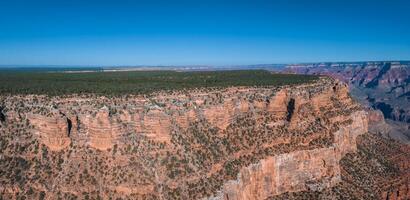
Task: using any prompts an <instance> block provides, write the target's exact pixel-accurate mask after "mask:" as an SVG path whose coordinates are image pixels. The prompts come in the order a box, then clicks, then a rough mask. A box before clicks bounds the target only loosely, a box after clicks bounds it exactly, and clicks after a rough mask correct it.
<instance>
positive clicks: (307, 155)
mask: <svg viewBox="0 0 410 200" xmlns="http://www.w3.org/2000/svg"><path fill="white" fill-rule="evenodd" d="M350 118H351V119H352V120H353V123H352V124H350V125H348V126H345V127H342V128H341V129H340V130H338V131H337V132H335V133H334V143H333V145H332V146H330V147H327V148H320V149H313V150H305V151H295V152H291V153H286V154H280V155H277V156H273V157H268V158H266V159H263V160H260V161H259V162H258V163H257V164H252V165H250V166H247V167H244V168H242V169H241V172H240V173H239V174H238V179H237V180H233V181H228V182H227V183H225V184H224V186H223V190H222V191H219V194H218V196H216V197H211V198H209V199H229V200H247V199H266V198H268V197H271V196H275V195H279V194H282V193H285V192H298V191H321V190H322V189H324V188H329V187H333V186H335V185H336V184H337V183H339V182H340V181H341V174H340V164H339V161H340V160H341V158H342V157H343V156H344V155H345V154H346V153H351V152H355V151H356V137H357V136H359V135H361V134H364V133H366V132H367V123H368V122H367V116H366V113H365V112H364V111H358V112H355V113H352V114H351V115H350Z"/></svg>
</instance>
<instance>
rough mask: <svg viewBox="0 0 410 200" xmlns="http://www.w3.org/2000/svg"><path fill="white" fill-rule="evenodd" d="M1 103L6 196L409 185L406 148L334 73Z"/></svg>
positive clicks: (235, 194)
mask: <svg viewBox="0 0 410 200" xmlns="http://www.w3.org/2000/svg"><path fill="white" fill-rule="evenodd" d="M0 102H1V108H2V109H1V110H0V113H1V115H0V119H1V124H0V136H1V143H0V153H1V154H0V165H1V166H0V196H1V197H2V198H5V199H19V198H21V197H22V196H24V197H26V198H29V199H32V198H46V199H58V198H61V199H76V198H79V199H118V198H122V199H227V200H228V199H229V200H233V199H238V200H239V199H306V197H309V198H310V199H326V196H324V194H327V195H329V196H328V197H333V198H334V199H344V198H351V199H386V198H389V199H406V198H407V197H408V196H409V194H410V191H409V178H410V174H409V170H408V169H409V163H410V155H409V153H408V152H410V151H409V148H408V146H407V145H404V144H401V143H397V142H395V141H393V140H389V139H388V138H384V137H381V136H380V135H379V134H378V133H369V131H370V132H371V131H372V130H371V127H370V125H371V124H372V123H374V122H377V121H378V120H379V119H381V118H380V113H376V112H373V111H372V110H369V109H368V108H366V107H364V106H362V105H361V104H359V103H358V102H357V101H356V100H354V99H352V98H351V97H350V94H349V86H348V84H346V83H344V82H341V81H337V80H335V79H332V78H328V77H321V78H319V79H317V80H315V81H312V82H308V83H301V84H295V85H282V86H274V85H272V86H260V87H251V86H232V87H225V88H196V89H189V90H185V91H157V92H154V93H152V94H149V95H123V96H117V97H105V96H99V95H68V96H45V95H4V96H1V101H0ZM369 173H374V176H373V175H371V174H369ZM369 176H370V177H369ZM367 179H369V181H367V182H366V184H364V183H360V181H361V180H367ZM349 184H350V185H349ZM353 184H356V185H354V186H355V187H351V186H352V185H353ZM349 186H350V187H349Z"/></svg>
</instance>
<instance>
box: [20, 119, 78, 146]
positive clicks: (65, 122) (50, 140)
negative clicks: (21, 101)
mask: <svg viewBox="0 0 410 200" xmlns="http://www.w3.org/2000/svg"><path fill="white" fill-rule="evenodd" d="M55 112H56V111H55ZM27 118H28V119H29V121H30V123H31V124H32V125H33V126H34V134H37V135H39V136H40V140H41V141H42V142H43V143H44V144H45V145H46V146H47V147H49V148H50V149H51V150H55V151H58V150H61V149H64V148H66V147H68V145H70V142H71V140H70V138H69V135H70V131H71V125H70V123H71V122H70V121H69V119H68V118H67V117H65V116H63V115H61V114H59V113H58V112H57V113H54V114H53V115H52V116H49V117H48V116H41V115H28V116H27Z"/></svg>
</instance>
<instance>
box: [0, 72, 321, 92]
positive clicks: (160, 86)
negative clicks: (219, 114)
mask: <svg viewBox="0 0 410 200" xmlns="http://www.w3.org/2000/svg"><path fill="white" fill-rule="evenodd" d="M316 79H318V76H308V75H295V74H274V73H271V72H269V71H264V70H235V71H201V72H177V71H127V72H90V73H63V72H27V71H0V94H1V95H16V94H44V95H49V96H61V95H70V94H97V95H106V96H116V95H126V94H150V93H152V92H156V91H160V90H167V91H169V90H183V89H193V88H204V87H207V88H208V87H212V88H221V87H229V86H271V85H274V86H280V85H289V84H300V83H306V82H311V81H314V80H316Z"/></svg>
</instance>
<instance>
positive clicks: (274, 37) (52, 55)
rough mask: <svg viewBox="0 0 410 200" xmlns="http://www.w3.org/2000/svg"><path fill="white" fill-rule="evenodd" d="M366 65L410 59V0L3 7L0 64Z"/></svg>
mask: <svg viewBox="0 0 410 200" xmlns="http://www.w3.org/2000/svg"><path fill="white" fill-rule="evenodd" d="M364 60H410V1H407V0H356V1H352V0H304V1H303V0H277V1H274V0H272V1H262V0H253V1H241V0H237V1H222V0H221V1H213V0H210V1H205V0H203V1H200V0H191V1H171V0H168V1H155V0H154V1H130V0H127V1H125V0H117V1H108V0H99V1H97V0H70V1H63V0H50V1H46V0H32V1H29V0H26V1H22V0H13V1H7V0H4V1H3V0H1V1H0V65H15V64H19V65H237V64H259V63H292V62H317V61H364Z"/></svg>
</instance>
